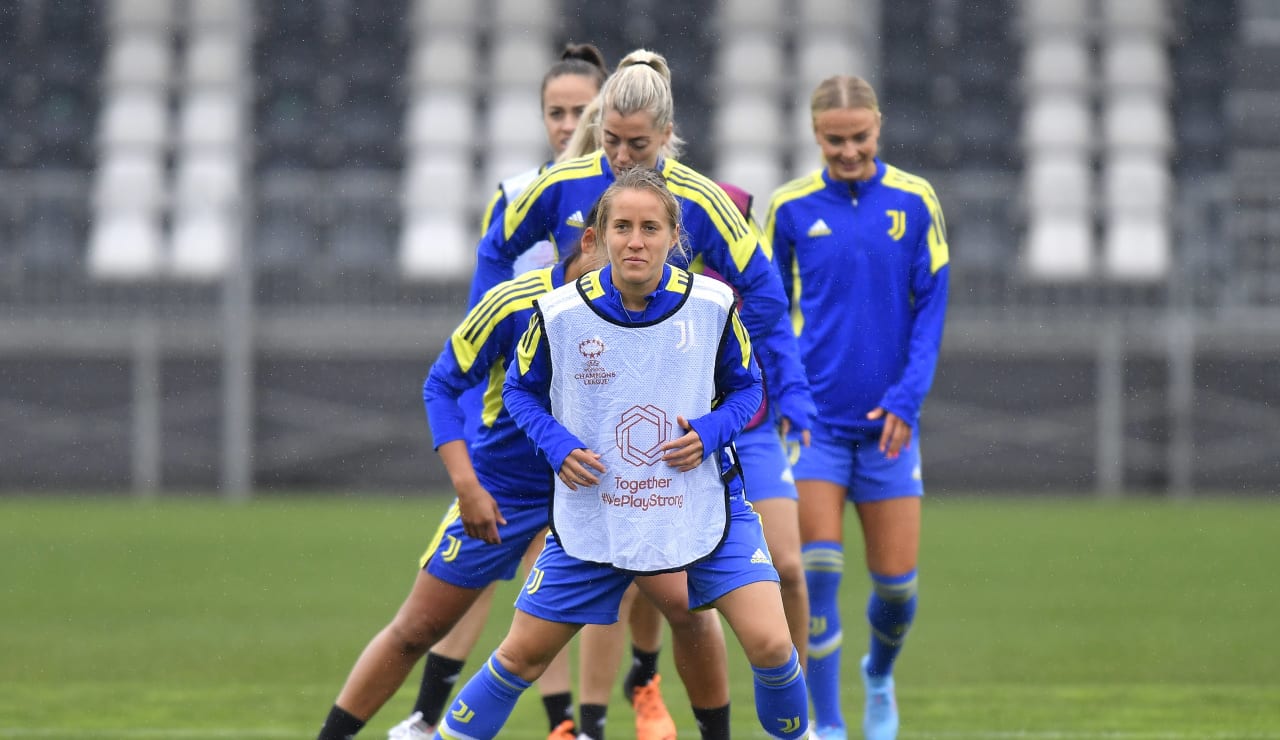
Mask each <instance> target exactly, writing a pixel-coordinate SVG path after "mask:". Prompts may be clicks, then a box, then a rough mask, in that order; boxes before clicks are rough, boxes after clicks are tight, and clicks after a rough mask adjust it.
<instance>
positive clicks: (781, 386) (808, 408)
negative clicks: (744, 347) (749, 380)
mask: <svg viewBox="0 0 1280 740" xmlns="http://www.w3.org/2000/svg"><path fill="white" fill-rule="evenodd" d="M752 344H753V345H754V346H755V348H756V356H757V357H759V358H760V365H761V367H762V370H763V372H764V378H765V391H766V392H767V394H768V397H769V405H770V407H771V408H772V409H773V412H774V415H775V417H786V418H787V419H790V420H791V427H792V429H810V428H812V427H813V417H814V416H816V415H817V413H818V409H817V406H815V405H814V403H813V395H812V393H810V390H809V378H808V376H806V375H805V370H804V363H803V362H801V360H800V347H799V345H798V344H797V343H796V335H795V332H794V331H793V330H792V328H791V317H790V316H787V315H785V314H784V315H782V316H780V317H778V320H777V321H775V322H774V325H773V331H770V332H769V333H768V334H766V335H765V336H763V337H761V338H760V339H759V340H756V339H754V338H753V340H752Z"/></svg>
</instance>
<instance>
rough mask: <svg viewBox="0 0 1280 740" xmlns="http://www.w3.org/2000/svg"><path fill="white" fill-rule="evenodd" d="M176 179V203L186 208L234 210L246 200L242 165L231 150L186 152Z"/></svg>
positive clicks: (205, 149) (179, 158)
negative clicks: (190, 205)
mask: <svg viewBox="0 0 1280 740" xmlns="http://www.w3.org/2000/svg"><path fill="white" fill-rule="evenodd" d="M174 179H175V185H174V195H175V200H176V202H177V203H179V204H183V205H184V206H185V205H188V204H205V205H208V206H215V207H227V206H232V207H234V206H236V205H237V204H239V203H240V200H241V198H243V197H244V182H243V177H242V173H241V167H240V163H239V162H238V161H237V160H236V157H235V155H234V154H233V153H232V152H231V151H218V150H215V149H207V148H201V149H194V150H183V151H181V152H179V155H178V162H177V172H176V174H175V178H174Z"/></svg>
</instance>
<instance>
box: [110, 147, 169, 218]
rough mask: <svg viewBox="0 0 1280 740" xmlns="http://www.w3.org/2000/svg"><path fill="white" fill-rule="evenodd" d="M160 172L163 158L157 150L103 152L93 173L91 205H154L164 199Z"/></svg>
mask: <svg viewBox="0 0 1280 740" xmlns="http://www.w3.org/2000/svg"><path fill="white" fill-rule="evenodd" d="M164 175H165V173H164V162H163V160H162V159H161V157H160V155H159V153H158V152H140V151H136V150H124V151H116V150H109V151H107V152H104V153H103V154H102V157H101V159H100V160H99V164H98V170H97V173H96V174H95V177H94V193H93V204H94V208H95V210H98V211H109V210H111V209H113V208H121V207H124V208H128V207H141V208H147V209H153V208H156V207H158V206H159V205H160V203H161V202H162V201H163V199H164V193H165V182H164Z"/></svg>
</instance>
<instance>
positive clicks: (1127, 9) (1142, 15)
mask: <svg viewBox="0 0 1280 740" xmlns="http://www.w3.org/2000/svg"><path fill="white" fill-rule="evenodd" d="M1101 3H1102V20H1103V26H1104V28H1106V29H1107V30H1108V31H1145V32H1147V33H1153V34H1158V35H1164V34H1166V33H1168V32H1169V29H1170V28H1171V26H1172V17H1173V14H1172V13H1171V12H1170V9H1169V7H1168V4H1167V2H1166V0H1101Z"/></svg>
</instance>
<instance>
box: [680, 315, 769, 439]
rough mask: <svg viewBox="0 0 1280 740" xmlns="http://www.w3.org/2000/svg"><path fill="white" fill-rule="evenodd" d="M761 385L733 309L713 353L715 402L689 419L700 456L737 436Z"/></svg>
mask: <svg viewBox="0 0 1280 740" xmlns="http://www.w3.org/2000/svg"><path fill="white" fill-rule="evenodd" d="M763 393H764V389H763V386H762V384H761V380H760V367H759V366H758V365H757V364H756V362H755V359H754V358H753V357H752V354H751V338H750V335H749V334H748V333H747V331H746V329H745V327H744V326H743V324H742V321H741V320H740V319H739V318H738V314H737V311H736V310H734V311H733V312H732V313H731V314H730V316H729V326H728V327H727V329H726V331H725V333H724V336H723V337H721V339H720V349H719V351H718V353H717V355H716V394H717V396H719V397H721V401H720V403H719V405H717V406H716V407H715V408H714V409H712V410H711V412H710V413H708V414H704V415H702V416H699V417H698V418H696V419H690V420H689V426H691V427H693V430H694V431H695V432H697V433H698V436H699V437H700V438H701V439H702V452H703V457H704V458H706V457H707V456H709V455H711V454H712V453H714V452H717V451H718V450H720V449H721V448H723V447H725V446H726V445H728V444H729V443H730V442H732V441H733V440H734V438H736V437H737V436H738V433H739V432H741V431H742V428H743V427H745V426H746V425H747V422H748V421H750V420H751V417H752V415H754V414H755V412H756V409H758V408H760V401H761V399H762V398H763Z"/></svg>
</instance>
